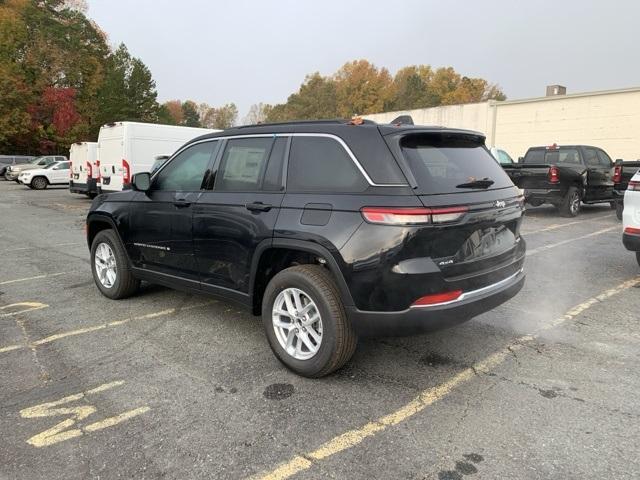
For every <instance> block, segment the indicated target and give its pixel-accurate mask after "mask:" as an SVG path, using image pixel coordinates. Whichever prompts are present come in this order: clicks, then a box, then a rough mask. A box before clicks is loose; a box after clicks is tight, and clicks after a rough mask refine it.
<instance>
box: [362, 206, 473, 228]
mask: <svg viewBox="0 0 640 480" xmlns="http://www.w3.org/2000/svg"><path fill="white" fill-rule="evenodd" d="M468 211H469V208H468V207H447V208H406V207H364V208H362V210H361V212H362V216H363V217H364V219H365V220H366V221H367V222H369V223H377V224H381V225H420V224H431V223H446V222H453V221H455V220H458V219H459V218H460V217H462V216H463V215H464V214H465V213H466V212H468Z"/></svg>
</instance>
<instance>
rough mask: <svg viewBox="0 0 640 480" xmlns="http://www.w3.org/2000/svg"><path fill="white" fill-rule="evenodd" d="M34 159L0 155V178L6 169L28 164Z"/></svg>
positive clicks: (25, 156)
mask: <svg viewBox="0 0 640 480" xmlns="http://www.w3.org/2000/svg"><path fill="white" fill-rule="evenodd" d="M34 158H35V157H32V156H27V155H0V177H2V178H4V174H5V173H6V171H7V167H9V166H13V165H22V164H23V163H29V162H30V161H31V160H33V159H34Z"/></svg>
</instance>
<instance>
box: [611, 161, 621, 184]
mask: <svg viewBox="0 0 640 480" xmlns="http://www.w3.org/2000/svg"><path fill="white" fill-rule="evenodd" d="M620 180H622V167H621V166H620V165H618V166H617V167H616V168H615V169H614V170H613V183H620Z"/></svg>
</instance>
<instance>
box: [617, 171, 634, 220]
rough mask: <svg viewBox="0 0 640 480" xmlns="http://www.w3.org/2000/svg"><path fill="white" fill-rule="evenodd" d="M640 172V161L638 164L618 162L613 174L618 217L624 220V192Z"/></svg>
mask: <svg viewBox="0 0 640 480" xmlns="http://www.w3.org/2000/svg"><path fill="white" fill-rule="evenodd" d="M639 170H640V160H638V161H637V162H624V161H622V160H616V164H615V167H614V173H613V193H614V195H615V197H616V216H617V217H618V220H622V210H623V209H624V192H625V191H626V190H627V185H628V184H629V180H631V177H633V176H634V175H635V174H636V172H638V171H639Z"/></svg>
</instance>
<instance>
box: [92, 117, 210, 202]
mask: <svg viewBox="0 0 640 480" xmlns="http://www.w3.org/2000/svg"><path fill="white" fill-rule="evenodd" d="M217 131H219V130H212V129H208V128H193V127H178V126H175V125H156V124H151V123H136V122H116V123H108V124H106V125H104V126H102V127H101V128H100V134H99V135H98V160H99V165H100V166H99V181H98V186H99V188H100V191H101V192H119V191H121V190H123V189H124V186H125V185H127V184H129V183H130V182H131V177H132V176H133V175H134V174H135V173H138V172H149V171H151V169H152V167H153V164H154V162H155V159H156V157H157V156H158V155H170V154H172V153H173V152H175V151H176V150H177V149H178V148H180V147H181V146H182V145H184V144H185V143H186V142H188V141H189V140H192V139H194V138H195V137H198V136H200V135H204V134H206V133H214V132H217Z"/></svg>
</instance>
